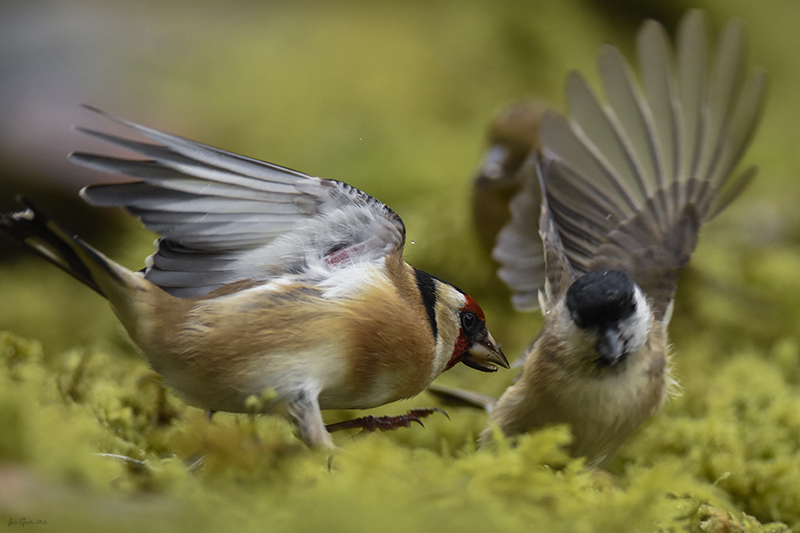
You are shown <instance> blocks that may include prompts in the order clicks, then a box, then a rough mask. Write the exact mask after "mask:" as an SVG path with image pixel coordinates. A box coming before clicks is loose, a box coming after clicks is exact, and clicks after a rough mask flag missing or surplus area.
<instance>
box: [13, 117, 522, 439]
mask: <svg viewBox="0 0 800 533" xmlns="http://www.w3.org/2000/svg"><path fill="white" fill-rule="evenodd" d="M117 121H118V122H120V123H122V124H124V125H126V126H128V127H130V128H132V129H133V130H135V131H136V132H138V133H139V134H141V135H143V136H145V137H147V138H149V139H150V140H151V141H155V143H157V144H151V143H143V142H139V141H134V140H131V139H126V138H121V137H117V136H114V135H109V134H105V133H100V132H97V131H91V130H83V131H84V132H85V133H87V134H89V135H91V136H93V137H96V138H99V139H101V140H104V141H107V142H109V143H111V144H114V145H117V146H120V147H123V148H126V149H129V150H131V151H132V152H134V153H137V154H139V155H141V156H144V157H145V158H147V159H144V160H128V159H119V158H115V157H106V156H101V155H94V154H87V153H75V154H72V156H71V158H72V160H73V161H74V162H76V163H78V164H80V165H84V166H88V167H92V168H95V169H100V170H104V171H108V172H114V173H119V174H123V175H126V176H129V177H132V178H135V179H136V181H133V182H129V183H117V184H107V185H94V186H90V187H87V188H85V189H83V191H81V196H82V197H83V198H84V199H85V200H86V201H88V202H89V203H91V204H93V205H99V206H122V207H124V208H125V209H127V210H128V211H129V212H130V213H132V214H134V215H135V216H137V217H139V218H140V219H141V220H142V221H143V223H144V224H145V226H146V227H147V228H149V229H151V230H153V231H155V232H157V233H159V234H160V235H161V236H162V237H161V238H160V239H159V240H158V241H157V243H156V244H157V252H156V253H155V254H154V255H152V256H150V257H149V258H148V259H147V262H146V265H147V267H146V268H145V269H144V270H143V271H142V272H132V271H130V270H128V269H127V268H125V267H123V266H121V265H120V264H118V263H116V262H114V261H113V260H111V259H109V258H107V257H105V256H104V255H103V254H101V253H100V252H98V251H97V250H95V249H94V248H92V247H91V246H89V245H88V244H86V243H84V242H83V241H81V240H79V239H78V238H76V237H73V236H72V235H71V234H69V233H67V232H66V231H65V230H63V229H62V228H60V227H59V226H58V225H57V224H55V223H54V222H52V221H51V220H49V219H48V218H47V217H46V216H45V215H44V214H43V213H42V212H41V211H39V210H38V209H37V208H35V207H34V206H33V205H32V204H30V203H28V206H27V207H28V208H27V209H25V210H23V211H19V212H15V213H8V214H5V215H3V216H2V217H0V230H2V231H3V232H5V233H6V234H8V235H10V236H11V237H12V238H13V239H14V240H16V241H18V242H20V243H23V244H25V245H27V246H28V247H30V248H31V249H33V250H34V251H36V252H37V253H39V254H40V255H42V256H43V257H45V258H46V259H48V260H49V261H51V262H53V263H54V264H55V265H57V266H59V267H60V268H62V269H63V270H65V271H66V272H67V273H69V274H70V275H72V276H73V277H75V278H76V279H78V280H79V281H81V282H82V283H84V284H86V285H87V286H89V287H90V288H92V289H94V290H95V291H96V292H98V293H99V294H101V295H102V296H104V297H105V298H107V299H108V300H109V302H110V303H111V306H112V308H113V310H114V312H115V314H116V315H117V317H118V318H119V319H120V321H121V322H122V324H123V325H124V326H125V329H126V330H127V331H128V333H129V334H130V336H131V338H132V339H133V341H134V342H135V343H136V344H137V345H138V346H139V347H140V348H141V350H142V351H143V352H144V354H145V356H146V357H147V358H148V360H149V361H150V363H151V365H152V366H153V368H154V369H155V370H156V371H157V372H159V373H160V374H162V375H163V376H164V378H165V382H166V384H167V385H169V386H171V387H173V388H175V389H176V390H177V391H178V392H179V393H181V394H182V395H183V396H184V397H185V399H186V400H187V401H189V402H190V403H192V404H194V405H197V406H199V407H203V408H205V409H208V410H210V411H217V410H219V411H230V412H253V410H254V407H253V405H254V404H253V403H251V400H252V399H253V398H254V397H255V399H256V400H257V402H256V404H257V405H259V406H258V407H257V408H255V410H258V411H263V412H280V413H283V414H285V415H287V416H288V417H289V418H290V419H291V420H292V421H294V423H296V424H297V426H298V428H299V430H300V435H301V438H302V439H303V440H304V441H305V442H306V443H307V444H308V445H310V446H314V447H321V448H332V447H333V443H332V440H331V437H330V435H329V431H328V428H326V426H325V424H324V422H323V420H322V415H321V413H320V410H321V409H359V408H371V407H377V406H380V405H383V404H385V403H388V402H392V401H395V400H399V399H402V398H409V397H411V396H415V395H416V394H418V393H419V392H421V391H423V390H424V389H425V388H426V387H427V386H428V385H429V384H430V383H431V381H433V379H434V378H435V377H436V376H438V375H439V374H440V373H441V372H443V371H445V370H447V369H450V368H452V367H453V366H455V365H457V364H458V363H464V364H466V365H467V366H470V367H472V368H475V369H477V370H481V371H485V372H491V371H495V370H496V369H497V366H503V367H506V368H507V367H508V362H507V361H506V359H505V356H504V355H503V353H502V351H501V350H500V348H499V347H498V345H497V343H496V342H495V340H494V339H493V338H492V336H491V335H490V334H489V332H488V330H487V329H486V323H485V317H484V314H483V311H482V310H481V308H480V306H479V305H478V304H477V303H476V302H475V300H473V299H472V298H471V297H470V296H468V295H467V294H465V293H464V292H462V291H461V290H459V289H457V288H456V287H454V286H452V285H450V284H448V283H446V282H444V281H442V280H440V279H437V278H435V277H434V276H432V275H430V274H428V273H426V272H423V271H421V270H418V269H415V268H413V267H411V266H409V265H408V264H407V263H405V262H404V261H403V257H402V256H403V247H404V244H405V227H404V225H403V222H402V220H401V219H400V217H399V216H398V215H397V214H396V213H395V212H394V211H392V210H391V209H389V208H388V207H387V206H385V205H384V204H382V203H381V202H379V201H378V200H376V199H374V198H372V197H371V196H368V195H367V194H365V193H363V192H362V191H360V190H358V189H355V188H354V187H351V186H350V185H347V184H345V183H342V182H339V181H333V180H325V179H320V178H315V177H311V176H307V175H305V174H302V173H300V172H296V171H294V170H289V169H286V168H283V167H279V166H276V165H272V164H270V163H265V162H262V161H257V160H254V159H250V158H247V157H243V156H240V155H236V154H233V153H229V152H225V151H223V150H219V149H217V148H213V147H210V146H205V145H202V144H199V143H196V142H192V141H189V140H186V139H183V138H180V137H176V136H173V135H168V134H165V133H162V132H159V131H156V130H153V129H150V128H147V127H144V126H140V125H137V124H134V123H132V122H128V121H124V120H117ZM429 412H430V411H428V410H415V411H413V412H412V413H410V414H409V415H404V416H400V417H395V418H392V417H382V418H381V419H375V418H374V417H365V418H363V419H358V420H356V421H350V422H348V423H346V424H345V425H342V424H337V425H335V426H334V427H332V428H330V429H332V430H333V429H341V428H342V427H364V428H366V429H375V428H376V427H377V428H380V429H391V428H393V427H398V426H401V425H408V423H409V421H419V420H418V418H419V417H421V416H425V415H426V414H429Z"/></svg>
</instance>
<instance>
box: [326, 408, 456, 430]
mask: <svg viewBox="0 0 800 533" xmlns="http://www.w3.org/2000/svg"><path fill="white" fill-rule="evenodd" d="M433 413H442V414H443V415H444V416H447V413H445V412H444V411H443V410H441V409H439V408H438V407H424V408H420V409H412V410H410V411H409V412H407V413H406V414H404V415H399V416H371V415H370V416H364V417H361V418H356V419H354V420H346V421H344V422H339V423H336V424H328V425H327V426H326V427H327V429H328V431H329V432H331V433H333V432H334V431H340V430H342V429H356V428H361V429H363V430H364V431H369V432H372V431H375V430H376V429H380V430H381V431H390V430H392V429H397V428H400V427H403V428H407V427H409V426H410V425H411V422H416V423H417V424H419V425H420V426H422V427H425V424H423V423H422V420H420V418H425V417H426V416H430V415H432V414H433ZM447 418H448V419H449V418H450V417H449V416H447Z"/></svg>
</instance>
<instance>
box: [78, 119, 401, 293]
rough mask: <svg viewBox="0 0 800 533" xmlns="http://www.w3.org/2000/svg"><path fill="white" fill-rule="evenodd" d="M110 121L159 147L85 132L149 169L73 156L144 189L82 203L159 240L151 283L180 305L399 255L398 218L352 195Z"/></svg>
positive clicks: (343, 187) (124, 187) (112, 189)
mask: <svg viewBox="0 0 800 533" xmlns="http://www.w3.org/2000/svg"><path fill="white" fill-rule="evenodd" d="M94 111H97V110H94ZM97 112H99V113H101V114H104V113H102V112H100V111H97ZM106 116H108V115H106ZM109 118H112V119H113V120H116V121H117V122H120V123H122V124H124V125H126V126H128V127H130V128H132V129H134V130H136V131H137V132H139V133H140V134H142V135H144V136H145V137H148V138H150V139H151V140H153V141H155V142H156V143H158V144H149V143H142V142H138V141H133V140H130V139H125V138H121V137H117V136H114V135H109V134H105V133H100V132H96V131H90V130H82V131H84V132H85V133H87V134H89V135H91V136H94V137H97V138H100V139H102V140H104V141H107V142H110V143H112V144H115V145H118V146H122V147H124V148H127V149H129V150H131V151H132V152H135V153H137V154H139V155H141V156H144V157H145V158H147V159H146V160H127V159H119V158H114V157H105V156H100V155H94V154H85V153H75V154H72V155H71V159H72V160H73V161H74V162H76V163H78V164H80V165H84V166H88V167H92V168H95V169H99V170H103V171H106V172H113V173H118V174H123V175H126V176H129V177H132V178H135V179H136V180H137V181H134V182H130V183H115V184H104V185H93V186H90V187H87V188H85V189H84V190H83V191H81V195H82V196H83V198H84V199H85V200H86V201H88V202H89V203H91V204H93V205H101V206H121V207H124V208H125V209H127V210H128V211H129V212H131V213H132V214H134V215H135V216H137V217H138V218H140V219H141V220H142V222H143V223H144V225H145V226H146V227H147V228H149V229H151V230H153V231H155V232H157V233H159V234H160V235H161V236H162V238H161V239H159V241H158V251H157V253H156V254H154V255H153V256H151V257H150V258H148V267H147V269H146V270H145V277H146V278H147V279H149V280H150V281H152V282H153V283H156V284H157V285H159V286H161V287H162V288H164V289H166V290H167V291H169V292H171V293H172V294H174V295H176V296H181V297H187V296H199V295H203V294H206V293H208V292H210V291H212V290H214V289H216V288H218V287H220V286H222V285H226V284H228V283H232V282H236V281H241V280H244V279H255V280H264V281H266V280H269V279H271V278H273V277H275V276H279V275H282V274H285V273H292V274H298V275H302V274H303V273H305V272H308V271H309V270H310V269H312V268H313V267H314V265H318V266H322V267H323V268H337V266H338V265H342V264H345V263H350V262H360V261H373V260H379V259H381V258H383V257H384V256H386V255H387V254H389V253H402V248H403V245H404V243H405V228H404V226H403V222H402V220H401V219H400V217H399V216H398V215H397V214H396V213H394V212H393V211H392V210H391V209H389V208H388V207H387V206H385V205H384V204H382V203H381V202H380V201H378V200H376V199H374V198H372V197H371V196H369V195H367V194H365V193H363V192H362V191H360V190H358V189H356V188H354V187H351V186H350V185H347V184H345V183H342V182H338V181H334V180H324V179H320V178H315V177H311V176H307V175H306V174H303V173H301V172H297V171H294V170H290V169H287V168H283V167H280V166H277V165H273V164H270V163H266V162H263V161H258V160H256V159H251V158H248V157H244V156H241V155H237V154H234V153H230V152H226V151H224V150H220V149H218V148H214V147H211V146H206V145H203V144H200V143H196V142H194V141H190V140H187V139H183V138H181V137H177V136H174V135H169V134H166V133H162V132H160V131H157V130H154V129H151V128H147V127H145V126H140V125H138V124H135V123H132V122H129V121H125V120H120V119H115V118H113V117H109Z"/></svg>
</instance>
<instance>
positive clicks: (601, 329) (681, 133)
mask: <svg viewBox="0 0 800 533" xmlns="http://www.w3.org/2000/svg"><path fill="white" fill-rule="evenodd" d="M745 49H746V45H745V36H744V32H743V29H742V27H741V25H740V24H739V23H738V22H733V23H731V24H729V25H728V26H727V28H726V29H725V31H724V32H723V34H722V37H721V39H720V41H719V44H718V46H717V50H716V56H714V57H712V58H711V60H710V61H709V58H708V55H707V52H706V33H705V21H704V16H703V14H702V12H700V11H690V12H689V13H688V14H687V15H686V16H685V17H684V18H683V20H682V22H681V23H680V26H679V28H678V33H677V46H676V51H675V56H676V57H675V58H673V54H672V52H671V47H670V44H669V40H668V37H667V34H666V31H665V30H664V28H663V27H662V26H661V25H660V24H659V23H657V22H655V21H652V20H651V21H648V22H646V23H645V24H644V25H643V27H642V28H641V30H640V32H639V35H638V41H637V51H638V55H639V62H640V67H641V82H642V86H641V87H640V86H639V84H637V83H636V81H635V80H634V77H633V75H632V73H631V71H630V69H629V67H628V66H627V64H626V63H625V61H624V59H623V58H622V55H621V54H620V52H619V51H618V50H617V49H616V48H615V47H613V46H611V45H605V46H604V47H603V48H602V50H601V53H600V57H599V70H600V76H601V79H602V84H603V87H604V89H605V94H606V103H605V104H601V103H600V102H599V101H598V99H597V98H596V97H595V95H594V94H593V93H592V92H591V90H590V89H589V88H588V85H587V83H586V82H585V80H584V78H583V77H581V76H580V75H579V74H577V73H572V74H570V75H569V76H568V78H567V82H566V93H567V100H568V104H569V110H570V116H569V119H565V118H562V117H561V116H559V115H557V114H555V113H553V112H548V113H546V114H545V115H544V117H543V118H542V121H541V124H540V130H539V134H540V139H541V144H542V149H541V158H540V159H539V160H538V161H537V162H536V163H537V164H539V165H540V172H539V180H538V181H540V183H537V182H536V181H534V180H529V181H528V182H527V183H525V184H524V185H523V189H522V190H521V191H520V192H519V193H518V194H517V196H516V197H515V198H514V200H513V201H512V220H511V222H509V224H508V225H507V226H506V227H505V228H504V229H503V230H502V231H501V233H500V235H499V236H498V242H497V246H496V248H495V256H496V257H498V258H501V260H502V262H503V263H504V264H503V268H502V269H501V277H502V278H503V279H504V280H505V281H506V282H507V283H508V284H509V286H510V287H511V289H512V291H514V297H513V303H514V304H515V306H516V307H517V308H519V309H533V308H536V307H537V306H538V307H540V308H541V310H542V313H543V314H544V325H543V327H542V331H541V333H540V335H539V337H538V339H537V340H535V342H534V343H533V344H532V346H531V347H530V348H529V349H528V350H527V351H526V353H524V354H523V357H524V358H525V359H524V361H525V362H524V366H523V371H522V375H521V376H520V378H519V380H518V381H517V382H516V383H515V384H514V385H512V386H511V387H509V388H508V390H506V392H505V393H504V394H503V395H502V397H501V398H500V399H499V401H498V402H497V403H496V404H495V405H494V406H493V408H491V414H490V417H489V425H488V427H487V428H486V429H485V430H484V432H483V433H482V435H481V438H480V440H481V442H482V443H484V444H485V443H488V442H490V441H491V440H492V438H493V432H494V429H493V428H494V427H499V429H500V430H501V431H502V433H503V434H505V435H507V436H511V435H517V434H521V433H525V432H529V431H534V430H536V429H538V428H542V427H544V426H548V425H554V424H568V425H569V426H571V428H572V433H573V436H574V441H573V442H572V444H571V446H570V449H569V451H570V452H571V454H572V455H574V456H576V457H586V458H587V464H589V465H592V466H596V467H604V466H606V465H607V464H608V462H609V461H610V460H611V459H612V458H613V457H614V456H615V454H616V453H617V450H618V449H619V447H620V446H621V445H622V444H623V443H624V442H625V441H626V440H627V439H628V437H629V436H630V435H631V434H632V433H633V432H634V431H635V430H636V429H637V428H638V427H639V426H640V425H641V424H642V423H643V422H644V421H645V420H647V419H648V417H650V416H651V415H652V414H654V413H655V412H657V411H658V410H659V408H660V407H661V406H662V404H663V403H664V401H665V399H666V397H667V395H668V392H669V390H670V387H671V384H672V383H674V382H673V380H672V378H671V377H670V372H669V350H668V342H667V326H668V324H669V321H670V317H671V314H672V307H673V296H674V294H675V288H676V285H677V282H678V278H679V275H680V272H681V270H682V269H683V267H684V266H686V264H687V263H688V262H689V258H690V257H691V254H692V252H693V250H694V248H695V245H696V243H697V236H698V231H699V229H700V226H701V225H702V224H704V223H706V222H708V221H709V220H711V219H712V218H714V217H715V216H716V215H717V214H719V213H720V211H722V210H723V209H724V208H725V207H726V206H727V205H728V204H729V203H730V202H731V201H733V200H734V199H735V198H736V197H737V196H738V195H739V194H740V193H741V192H742V190H743V189H744V188H745V186H746V185H747V184H748V183H749V182H750V181H751V180H752V179H753V177H754V176H755V168H754V167H751V168H749V169H747V170H745V171H744V172H743V173H741V174H738V175H737V177H736V178H732V174H733V171H734V169H735V167H736V165H737V163H738V161H739V160H740V158H741V156H742V154H743V152H744V150H745V148H746V147H747V145H748V143H749V142H750V140H751V137H752V135H753V133H754V131H755V128H756V125H757V122H758V120H759V117H760V115H761V112H762V108H763V102H764V97H765V91H766V76H765V73H764V72H763V71H762V70H756V71H754V72H752V73H751V74H749V75H748V76H745V74H746V68H745V55H746V51H745ZM540 191H541V192H540ZM539 194H541V196H538V195H539ZM540 197H541V198H542V200H541V201H540V200H538V198H540ZM531 198H534V200H531ZM539 204H540V205H539ZM519 243H524V246H523V247H522V248H520V244H519ZM505 258H508V259H505ZM489 406H490V407H491V405H489Z"/></svg>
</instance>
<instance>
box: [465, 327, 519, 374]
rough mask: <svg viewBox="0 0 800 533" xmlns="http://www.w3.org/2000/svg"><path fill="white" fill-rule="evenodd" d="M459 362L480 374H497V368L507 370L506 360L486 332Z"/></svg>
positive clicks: (490, 335)
mask: <svg viewBox="0 0 800 533" xmlns="http://www.w3.org/2000/svg"><path fill="white" fill-rule="evenodd" d="M461 362H462V363H464V364H465V365H467V366H468V367H470V368H474V369H475V370H480V371H481V372H497V367H498V366H502V367H503V368H509V364H508V359H506V356H505V355H503V352H502V350H500V347H499V346H498V345H497V343H496V342H495V341H494V338H492V334H491V333H489V332H488V331H487V332H486V333H485V335H481V336H480V338H479V339H478V340H477V341H476V342H474V343H473V344H472V346H470V348H469V351H468V352H467V356H466V357H465V358H464V359H463V360H462V361H461Z"/></svg>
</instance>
